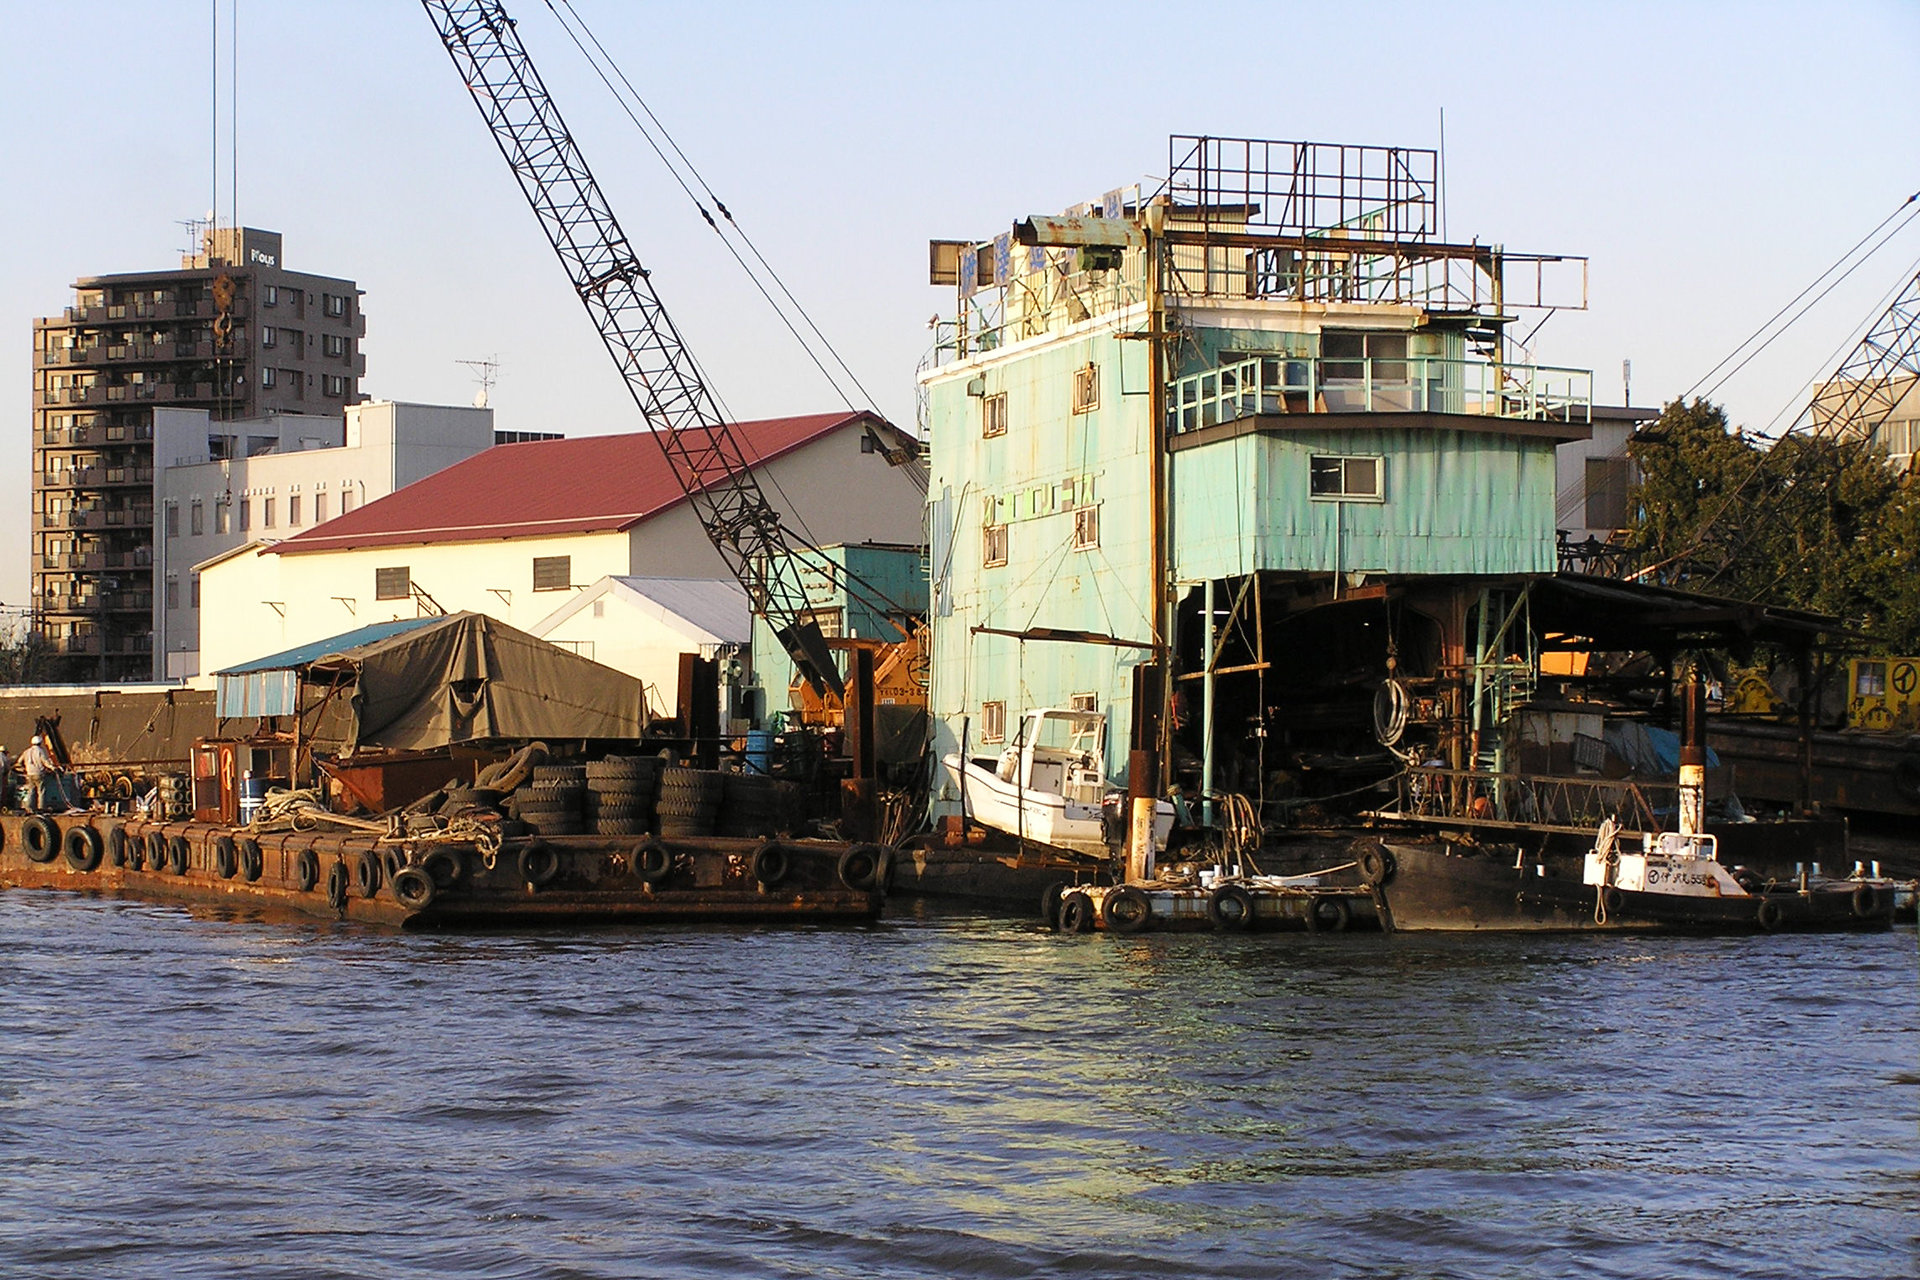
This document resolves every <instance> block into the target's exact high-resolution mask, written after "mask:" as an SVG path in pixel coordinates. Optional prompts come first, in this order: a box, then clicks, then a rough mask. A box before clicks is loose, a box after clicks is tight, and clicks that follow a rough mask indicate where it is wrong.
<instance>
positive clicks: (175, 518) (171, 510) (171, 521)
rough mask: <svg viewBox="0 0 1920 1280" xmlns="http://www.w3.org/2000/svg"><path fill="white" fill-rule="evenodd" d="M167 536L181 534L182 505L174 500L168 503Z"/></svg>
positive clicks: (172, 536) (175, 536) (173, 536)
mask: <svg viewBox="0 0 1920 1280" xmlns="http://www.w3.org/2000/svg"><path fill="white" fill-rule="evenodd" d="M167 536H168V537H169V538H177V537H179V536H180V507H179V505H178V504H176V503H172V502H169V503H168V504H167Z"/></svg>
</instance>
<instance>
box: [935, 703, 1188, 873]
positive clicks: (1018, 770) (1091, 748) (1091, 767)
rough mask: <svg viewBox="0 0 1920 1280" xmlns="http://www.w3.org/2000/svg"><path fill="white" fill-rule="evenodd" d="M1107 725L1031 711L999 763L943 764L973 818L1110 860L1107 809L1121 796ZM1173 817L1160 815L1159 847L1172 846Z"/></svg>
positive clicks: (1057, 711)
mask: <svg viewBox="0 0 1920 1280" xmlns="http://www.w3.org/2000/svg"><path fill="white" fill-rule="evenodd" d="M1106 734H1107V718H1106V717H1105V716H1104V715H1102V714H1100V713H1099V712H1097V711H1070V710H1063V709H1061V708H1058V707H1045V708H1041V709H1039V710H1035V711H1029V712H1027V713H1026V715H1025V716H1024V717H1022V719H1021V721H1020V731H1019V732H1018V733H1017V734H1016V735H1015V736H1014V739H1013V741H1012V742H1010V743H1009V744H1007V747H1006V749H1005V750H1003V751H1002V752H1000V754H999V755H998V756H980V755H969V756H967V757H966V758H965V759H962V758H961V757H960V756H959V755H957V754H955V755H948V756H946V757H944V759H943V763H944V764H945V765H946V766H947V768H949V769H951V770H952V771H953V773H954V775H955V776H956V777H957V778H959V780H960V794H961V800H962V803H963V804H964V806H965V808H966V811H967V816H968V817H970V818H972V819H973V820H974V821H975V822H978V823H980V824H981V825H983V826H988V827H992V828H994V829H995V830H998V831H1005V832H1007V833H1008V834H1009V835H1013V836H1017V837H1019V838H1021V839H1024V840H1028V841H1032V842H1034V843H1037V844H1046V845H1053V846H1055V847H1056V848H1061V849H1070V850H1072V851H1074V852H1076V853H1085V854H1092V855H1094V856H1096V857H1104V856H1105V855H1106V854H1107V853H1108V852H1109V849H1108V847H1107V841H1106V831H1105V825H1104V823H1103V821H1102V805H1103V804H1104V803H1105V802H1106V801H1107V799H1108V798H1109V796H1112V795H1117V794H1120V793H1117V792H1115V790H1114V789H1113V788H1111V787H1109V786H1108V785H1107V772H1106V755H1105V746H1104V744H1105V742H1106ZM1173 821H1174V810H1173V806H1172V805H1171V804H1169V803H1168V802H1167V801H1165V800H1162V801H1160V802H1159V803H1158V805H1157V806H1156V807H1155V812H1154V823H1153V836H1154V844H1155V845H1156V846H1161V845H1164V844H1165V843H1166V839H1167V836H1168V834H1169V833H1170V832H1171V831H1172V830H1173Z"/></svg>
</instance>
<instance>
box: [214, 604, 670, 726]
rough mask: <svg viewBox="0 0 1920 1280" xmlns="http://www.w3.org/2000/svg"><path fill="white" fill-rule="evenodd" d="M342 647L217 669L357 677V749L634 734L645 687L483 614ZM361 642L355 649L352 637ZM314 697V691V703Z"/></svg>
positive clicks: (242, 675)
mask: <svg viewBox="0 0 1920 1280" xmlns="http://www.w3.org/2000/svg"><path fill="white" fill-rule="evenodd" d="M337 639H338V640H341V641H346V642H348V643H346V644H344V645H328V644H325V643H322V644H318V645H306V646H303V647H302V648H300V649H294V650H289V651H287V653H285V654H277V655H274V656H273V657H271V658H262V659H259V660H257V661H254V662H249V663H247V664H245V665H244V666H242V667H235V668H232V669H230V670H227V671H222V672H219V673H218V674H219V676H220V686H221V687H220V694H221V703H222V709H223V711H224V709H225V707H226V706H227V705H229V704H230V702H235V701H237V700H238V695H239V694H240V689H241V686H240V685H238V684H237V685H236V687H235V689H234V693H235V695H236V698H235V699H231V700H230V699H229V698H228V696H227V695H228V681H229V680H233V681H236V682H245V681H250V680H254V679H256V678H260V677H266V678H269V679H270V678H271V677H272V675H273V673H275V672H280V671H289V670H292V671H297V672H298V677H297V678H299V679H300V680H301V681H302V683H304V684H307V685H310V686H311V685H331V684H342V683H348V682H350V688H349V689H347V690H345V691H344V692H343V694H341V695H336V697H335V701H336V702H339V701H340V700H341V699H342V697H343V696H344V700H345V704H346V707H347V711H348V714H347V716H346V727H345V731H344V734H343V737H344V745H347V746H350V747H385V748H389V749H392V750H397V751H426V750H432V749H433V748H436V747H444V746H448V745H450V744H452V743H456V742H473V741H480V740H490V739H491V740H497V739H503V738H636V737H638V736H639V735H640V730H641V723H642V718H643V717H644V716H645V714H646V699H645V685H643V684H642V683H641V682H640V681H639V680H636V679H634V678H633V677H632V676H630V675H627V674H626V673H624V672H621V671H615V670H614V669H613V668H612V667H605V666H602V665H600V664H599V663H597V662H594V661H592V660H590V659H587V658H582V657H580V656H579V655H578V654H574V653H570V652H568V651H567V650H565V649H562V648H560V647H559V646H557V645H552V644H548V643H547V642H546V641H545V640H541V639H539V638H538V637H535V636H530V635H528V634H527V633H526V632H524V631H517V630H515V629H514V628H512V627H510V626H508V625H506V624H505V623H504V622H500V621H499V620H497V619H495V618H490V617H488V616H487V615H486V614H483V613H456V614H450V615H448V616H447V617H444V618H432V619H426V620H423V621H421V622H419V624H418V625H415V626H412V627H409V628H406V629H404V630H400V631H397V632H395V633H393V634H388V635H383V636H377V637H374V638H371V639H364V640H362V639H359V637H357V636H356V635H355V634H354V633H349V634H348V635H346V636H341V637H337ZM356 640H359V642H358V643H354V641H356ZM317 697H318V695H315V694H309V695H308V696H307V705H309V706H311V705H312V704H313V701H314V700H315V699H316V698H317Z"/></svg>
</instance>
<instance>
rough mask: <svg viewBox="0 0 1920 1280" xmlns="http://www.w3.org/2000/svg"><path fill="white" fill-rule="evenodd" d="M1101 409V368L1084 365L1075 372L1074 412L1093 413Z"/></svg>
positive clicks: (1094, 365) (1093, 365)
mask: <svg viewBox="0 0 1920 1280" xmlns="http://www.w3.org/2000/svg"><path fill="white" fill-rule="evenodd" d="M1099 407H1100V366H1099V365H1096V364H1087V365H1083V366H1081V367H1080V368H1078V369H1075V370H1074V371H1073V411H1074V412H1075V413H1092V412H1093V411H1094V410H1095V409H1098V408H1099Z"/></svg>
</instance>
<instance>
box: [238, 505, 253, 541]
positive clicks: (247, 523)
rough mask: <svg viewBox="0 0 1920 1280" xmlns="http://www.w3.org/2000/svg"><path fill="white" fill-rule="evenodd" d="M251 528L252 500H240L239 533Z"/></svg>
mask: <svg viewBox="0 0 1920 1280" xmlns="http://www.w3.org/2000/svg"><path fill="white" fill-rule="evenodd" d="M251 528H253V499H252V498H242V499H240V532H242V533H245V532H246V531H247V530H249V529H251Z"/></svg>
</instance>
